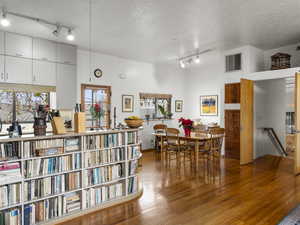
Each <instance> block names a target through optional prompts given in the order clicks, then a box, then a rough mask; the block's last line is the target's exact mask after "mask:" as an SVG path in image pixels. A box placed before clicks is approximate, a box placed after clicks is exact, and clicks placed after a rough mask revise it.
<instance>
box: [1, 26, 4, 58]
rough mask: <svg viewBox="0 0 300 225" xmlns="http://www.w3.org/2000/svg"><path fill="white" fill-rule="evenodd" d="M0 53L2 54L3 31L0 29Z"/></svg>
mask: <svg viewBox="0 0 300 225" xmlns="http://www.w3.org/2000/svg"><path fill="white" fill-rule="evenodd" d="M0 54H2V55H3V54H4V32H3V31H0Z"/></svg>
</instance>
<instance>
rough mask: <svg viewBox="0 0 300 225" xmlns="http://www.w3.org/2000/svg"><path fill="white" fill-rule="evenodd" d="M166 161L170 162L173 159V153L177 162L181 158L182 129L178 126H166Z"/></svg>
mask: <svg viewBox="0 0 300 225" xmlns="http://www.w3.org/2000/svg"><path fill="white" fill-rule="evenodd" d="M165 131H166V136H167V137H166V146H165V151H166V161H167V162H168V163H169V164H170V162H171V160H172V155H175V156H176V160H177V162H179V160H180V158H179V157H180V151H181V149H182V147H183V146H182V144H181V143H180V139H179V134H180V131H179V130H178V129H176V128H166V130H165Z"/></svg>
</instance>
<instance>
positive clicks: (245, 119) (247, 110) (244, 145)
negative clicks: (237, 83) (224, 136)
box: [240, 79, 254, 165]
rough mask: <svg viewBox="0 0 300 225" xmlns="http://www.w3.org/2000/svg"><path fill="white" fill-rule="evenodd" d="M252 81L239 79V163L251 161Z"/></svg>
mask: <svg viewBox="0 0 300 225" xmlns="http://www.w3.org/2000/svg"><path fill="white" fill-rule="evenodd" d="M253 92H254V91H253V81H251V80H246V79H241V106H240V107H241V108H240V113H241V120H240V121H241V123H240V126H241V127H240V128H241V132H240V164H241V165H244V164H248V163H251V162H252V161H253Z"/></svg>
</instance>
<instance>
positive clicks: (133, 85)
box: [77, 50, 186, 149]
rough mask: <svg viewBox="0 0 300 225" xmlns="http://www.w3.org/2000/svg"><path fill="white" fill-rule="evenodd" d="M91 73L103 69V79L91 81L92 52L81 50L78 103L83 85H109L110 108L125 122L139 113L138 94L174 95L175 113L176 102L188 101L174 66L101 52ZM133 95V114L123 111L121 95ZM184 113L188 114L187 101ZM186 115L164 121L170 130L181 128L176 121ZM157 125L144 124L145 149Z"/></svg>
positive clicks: (79, 57) (149, 146)
mask: <svg viewBox="0 0 300 225" xmlns="http://www.w3.org/2000/svg"><path fill="white" fill-rule="evenodd" d="M91 58H92V73H93V71H94V69H96V68H100V69H101V70H102V71H103V76H102V77H101V78H100V79H95V78H93V76H92V80H91V81H90V75H89V74H90V72H89V71H90V66H89V65H90V64H89V53H88V52H87V51H84V50H78V54H77V93H78V94H77V101H78V102H80V86H81V84H82V83H86V84H89V83H90V84H95V85H109V86H111V88H112V98H111V108H112V109H113V107H117V116H118V118H117V120H118V121H119V122H123V120H124V118H126V117H128V116H131V115H138V116H139V115H140V113H139V93H140V92H144V93H163V94H172V95H173V98H172V99H173V102H172V112H173V113H174V104H175V100H185V92H186V90H185V88H184V80H185V75H184V71H183V70H181V69H179V68H178V67H177V66H175V65H167V64H157V65H153V64H151V63H144V62H137V61H133V60H128V59H123V58H119V57H114V56H110V55H104V54H100V53H93V54H92V57H91ZM119 74H125V75H126V77H127V78H126V79H120V78H119ZM123 94H129V95H134V101H135V104H134V108H135V109H134V112H133V113H123V112H122V101H121V100H122V97H121V96H122V95H123ZM183 110H184V112H185V101H184V107H183ZM184 112H183V113H174V120H172V121H165V123H167V124H168V125H169V126H170V127H176V126H178V123H177V119H178V118H179V117H181V116H184ZM154 123H161V121H156V122H150V123H149V124H147V123H145V124H144V132H143V148H144V149H148V148H151V147H152V145H151V140H152V138H153V137H152V135H151V133H152V132H153V131H152V127H153V125H154Z"/></svg>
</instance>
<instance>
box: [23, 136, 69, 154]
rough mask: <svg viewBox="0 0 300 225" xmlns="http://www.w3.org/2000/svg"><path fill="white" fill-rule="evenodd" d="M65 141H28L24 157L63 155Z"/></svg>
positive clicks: (24, 149)
mask: <svg viewBox="0 0 300 225" xmlns="http://www.w3.org/2000/svg"><path fill="white" fill-rule="evenodd" d="M63 147H64V141H63V139H49V140H38V141H26V142H24V144H23V152H24V157H25V158H29V157H35V156H48V155H54V154H61V153H63Z"/></svg>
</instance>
